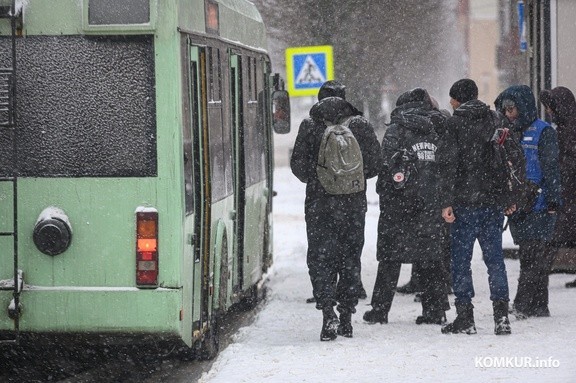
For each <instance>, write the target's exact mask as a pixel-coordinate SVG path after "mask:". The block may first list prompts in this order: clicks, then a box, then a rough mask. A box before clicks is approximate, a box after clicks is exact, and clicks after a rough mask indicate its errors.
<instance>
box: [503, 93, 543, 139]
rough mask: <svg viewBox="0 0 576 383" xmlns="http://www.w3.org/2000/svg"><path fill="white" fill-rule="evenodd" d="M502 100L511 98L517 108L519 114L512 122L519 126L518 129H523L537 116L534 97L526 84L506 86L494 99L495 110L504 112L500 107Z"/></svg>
mask: <svg viewBox="0 0 576 383" xmlns="http://www.w3.org/2000/svg"><path fill="white" fill-rule="evenodd" d="M504 100H512V101H514V103H515V104H516V107H517V108H518V112H519V113H520V116H519V117H518V120H516V121H515V122H514V124H515V125H516V126H517V127H518V128H519V130H524V129H526V128H527V127H529V126H530V125H532V123H533V122H534V120H536V119H537V118H538V109H537V108H536V99H535V98H534V93H532V89H530V87H529V86H528V85H513V86H511V87H508V88H506V90H504V91H503V92H502V93H500V95H498V97H497V98H496V101H494V106H495V107H496V110H498V111H499V112H502V114H505V111H504V110H503V108H502V104H503V102H504Z"/></svg>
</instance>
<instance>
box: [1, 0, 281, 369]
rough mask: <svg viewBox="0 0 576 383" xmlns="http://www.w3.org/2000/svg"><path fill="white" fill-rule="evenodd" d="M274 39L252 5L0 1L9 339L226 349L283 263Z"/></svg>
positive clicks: (184, 0)
mask: <svg viewBox="0 0 576 383" xmlns="http://www.w3.org/2000/svg"><path fill="white" fill-rule="evenodd" d="M266 44H267V42H266V34H265V27H264V24H263V22H262V18H261V16H260V14H259V13H258V11H257V9H256V8H255V6H254V5H253V4H252V3H251V2H249V1H247V0H50V1H46V0H26V1H15V0H0V145H1V146H0V147H1V150H0V342H2V343H9V342H17V341H18V339H19V337H21V336H26V335H27V334H31V335H34V336H37V335H40V336H46V337H50V336H62V335H67V334H74V335H81V336H87V337H89V336H96V338H98V339H101V338H102V339H103V338H106V337H112V338H120V339H124V338H125V337H126V336H128V339H136V338H139V337H143V338H145V339H146V338H152V339H154V340H156V339H162V340H167V341H169V342H172V343H174V342H175V343H174V344H177V343H179V344H181V345H182V346H183V347H185V349H187V350H191V351H193V352H195V355H196V356H199V357H202V358H211V357H213V356H215V354H216V353H217V351H218V322H219V320H220V319H221V318H222V317H223V316H224V315H225V314H226V313H227V312H228V311H229V310H230V309H231V308H233V307H235V306H237V305H245V306H246V305H248V306H250V305H251V304H253V303H254V302H255V301H256V300H257V298H258V297H259V296H260V292H261V290H262V289H261V287H262V283H263V281H264V280H265V277H266V271H267V269H268V267H269V266H270V265H271V263H272V238H271V235H272V233H271V225H272V196H273V189H272V167H273V152H272V148H273V132H276V133H287V132H288V131H289V129H290V117H289V116H290V109H289V108H290V105H289V98H288V94H287V92H286V91H284V90H283V88H284V87H283V83H282V80H281V79H280V78H279V76H278V75H274V74H272V73H271V63H270V59H269V56H268V54H267V50H266V47H267V45H266Z"/></svg>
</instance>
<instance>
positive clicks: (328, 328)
mask: <svg viewBox="0 0 576 383" xmlns="http://www.w3.org/2000/svg"><path fill="white" fill-rule="evenodd" d="M322 316H323V320H322V331H321V332H320V340H321V341H327V340H334V339H336V337H337V336H338V335H337V334H336V330H337V329H338V324H339V322H338V317H337V316H336V313H335V312H334V308H333V307H332V306H330V307H324V308H323V309H322Z"/></svg>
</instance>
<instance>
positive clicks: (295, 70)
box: [286, 45, 334, 96]
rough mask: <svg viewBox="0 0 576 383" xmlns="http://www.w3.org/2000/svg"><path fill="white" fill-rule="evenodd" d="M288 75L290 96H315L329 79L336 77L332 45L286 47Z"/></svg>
mask: <svg viewBox="0 0 576 383" xmlns="http://www.w3.org/2000/svg"><path fill="white" fill-rule="evenodd" d="M286 77H287V80H288V92H289V93H290V96H315V95H317V94H318V90H319V89H320V87H321V86H322V84H324V83H325V82H326V81H328V80H333V79H334V62H333V59H332V46H330V45H322V46H313V47H293V48H288V49H286Z"/></svg>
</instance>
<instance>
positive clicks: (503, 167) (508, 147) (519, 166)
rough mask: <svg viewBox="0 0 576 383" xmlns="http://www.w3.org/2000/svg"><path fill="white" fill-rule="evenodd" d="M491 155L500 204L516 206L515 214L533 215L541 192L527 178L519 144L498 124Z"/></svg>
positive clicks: (490, 163) (493, 180)
mask: <svg viewBox="0 0 576 383" xmlns="http://www.w3.org/2000/svg"><path fill="white" fill-rule="evenodd" d="M494 118H496V120H497V121H499V119H498V118H497V117H494ZM495 122H496V121H495ZM488 153H489V156H488V165H489V168H490V174H489V176H490V178H491V182H492V185H493V187H494V191H495V192H496V194H497V195H498V196H499V197H500V199H499V200H500V202H501V204H502V205H503V206H504V207H510V206H512V205H514V204H516V211H524V212H526V211H530V210H531V209H532V207H533V206H534V202H535V201H536V198H538V195H539V194H540V193H541V192H542V190H541V189H540V187H539V186H538V185H537V184H535V183H534V182H532V181H530V180H528V179H527V178H526V158H525V157H524V150H523V149H522V146H521V145H520V142H519V141H518V140H517V139H516V138H515V137H514V135H513V134H512V132H511V131H510V130H509V129H508V128H507V127H503V126H501V125H500V124H495V131H494V134H493V135H492V138H491V140H490V142H489V148H488Z"/></svg>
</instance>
